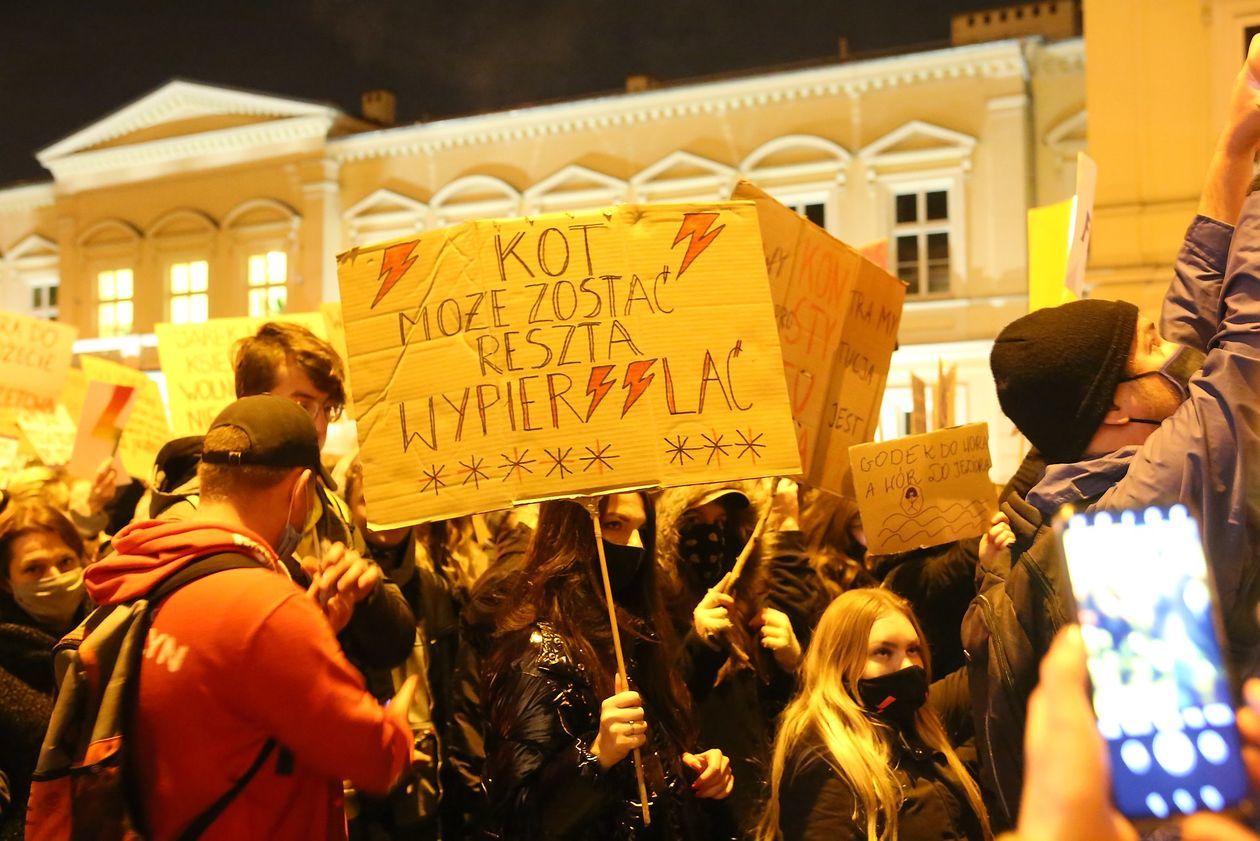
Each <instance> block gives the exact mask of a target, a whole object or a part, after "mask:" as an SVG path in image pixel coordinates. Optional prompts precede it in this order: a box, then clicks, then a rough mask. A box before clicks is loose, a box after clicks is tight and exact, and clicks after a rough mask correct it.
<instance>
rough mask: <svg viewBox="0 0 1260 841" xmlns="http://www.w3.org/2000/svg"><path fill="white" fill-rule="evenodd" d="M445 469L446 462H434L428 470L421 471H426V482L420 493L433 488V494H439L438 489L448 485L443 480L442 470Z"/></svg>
mask: <svg viewBox="0 0 1260 841" xmlns="http://www.w3.org/2000/svg"><path fill="white" fill-rule="evenodd" d="M445 469H446V465H445V464H443V465H437V464H433V465H430V466H429V469H428V470H424V471H421V472H422V473H424V478H425V483H424V484H423V485H421V487H420V493H425V492H426V491H428V490H430V489H432V490H433V495H434V496H437V495H438V489H439V488H445V487H446V483H445V482H443V481H442V471H443V470H445Z"/></svg>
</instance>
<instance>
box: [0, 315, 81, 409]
mask: <svg viewBox="0 0 1260 841" xmlns="http://www.w3.org/2000/svg"><path fill="white" fill-rule="evenodd" d="M78 335H79V331H78V329H77V328H75V327H71V326H70V325H68V324H62V323H60V322H57V321H45V320H43V319H39V318H31V317H30V316H26V315H20V314H18V313H15V312H5V311H3V310H0V408H9V409H25V410H30V411H37V412H52V411H54V409H55V407H56V405H57V397H58V395H60V394H61V389H62V386H63V385H64V384H65V381H66V372H67V371H69V370H70V357H71V355H72V354H73V347H74V340H75V339H76V338H78Z"/></svg>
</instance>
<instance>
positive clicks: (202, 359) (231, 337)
mask: <svg viewBox="0 0 1260 841" xmlns="http://www.w3.org/2000/svg"><path fill="white" fill-rule="evenodd" d="M268 321H288V322H292V323H295V324H300V325H302V326H303V327H305V328H307V329H308V330H310V331H311V332H312V333H314V334H315V335H316V336H319V337H320V338H321V339H327V337H328V328H327V326H326V323H325V320H324V316H323V314H322V313H318V312H314V313H285V314H283V315H274V316H270V317H267V318H249V317H244V318H212V319H210V320H209V321H202V322H200V323H197V324H158V325H157V326H156V328H155V332H156V333H157V340H158V359H159V361H160V362H161V363H162V373H164V374H165V375H166V394H167V399H168V400H169V401H170V410H171V427H172V428H173V430H174V432H175V434H176V435H204V434H205V432H206V429H208V428H209V426H210V422H211V421H213V420H214V418H215V416H216V415H218V414H219V412H221V411H222V410H223V409H224V407H226V406H227V405H228V404H229V403H231V402H232V401H233V400H235V399H236V378H235V375H234V374H233V371H232V346H233V345H235V344H236V343H237V342H238V341H240V340H241V339H244V338H247V337H249V336H252V335H254V333H256V332H257V331H258V328H259V327H261V326H262V325H263V324H265V323H267V322H268Z"/></svg>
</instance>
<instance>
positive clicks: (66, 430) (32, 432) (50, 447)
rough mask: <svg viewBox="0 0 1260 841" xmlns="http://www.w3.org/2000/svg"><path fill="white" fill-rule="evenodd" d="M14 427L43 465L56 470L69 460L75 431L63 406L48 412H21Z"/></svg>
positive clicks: (71, 419)
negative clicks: (19, 430)
mask: <svg viewBox="0 0 1260 841" xmlns="http://www.w3.org/2000/svg"><path fill="white" fill-rule="evenodd" d="M17 425H18V428H19V429H21V430H22V438H23V439H24V440H25V442H26V445H27V446H28V447H30V449H31V451H32V452H34V453H35V456H36V457H37V458H38V459H39V460H40V461H41V462H43V463H44V464H46V465H48V466H50V467H56V466H60V465H63V464H65V463H66V462H67V461H69V460H70V453H72V452H73V451H74V439H75V435H76V432H77V427H76V426H75V424H74V419H73V418H72V417H70V413H69V412H67V411H66V407H65V406H63V405H61V404H57V405H56V406H55V407H54V409H53V411H51V412H36V411H25V410H24V411H20V412H18V416H17Z"/></svg>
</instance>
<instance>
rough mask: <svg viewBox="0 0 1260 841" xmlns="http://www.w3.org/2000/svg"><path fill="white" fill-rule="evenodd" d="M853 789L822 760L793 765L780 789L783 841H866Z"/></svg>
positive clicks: (785, 775) (785, 774) (784, 777)
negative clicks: (856, 815) (857, 816)
mask: <svg viewBox="0 0 1260 841" xmlns="http://www.w3.org/2000/svg"><path fill="white" fill-rule="evenodd" d="M856 802H857V801H856V799H855V798H854V796H853V789H852V788H850V787H849V784H848V783H846V782H845V781H844V780H842V779H840V777H839V775H837V774H836V772H835V771H833V770H832V769H831V766H830V765H828V764H827V763H826V762H823V761H822V760H812V761H809V762H806V763H804V764H800V763H797V764H793V765H791V766H790V767H789V768H788V770H787V771H786V772H785V773H784V775H783V782H782V784H781V785H780V786H779V829H780V831H781V832H782V833H783V841H864V839H865V838H866V828H865V826H859V825H858V822H857V820H856V819H855V818H854V815H853V810H854V806H855V804H856Z"/></svg>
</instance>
